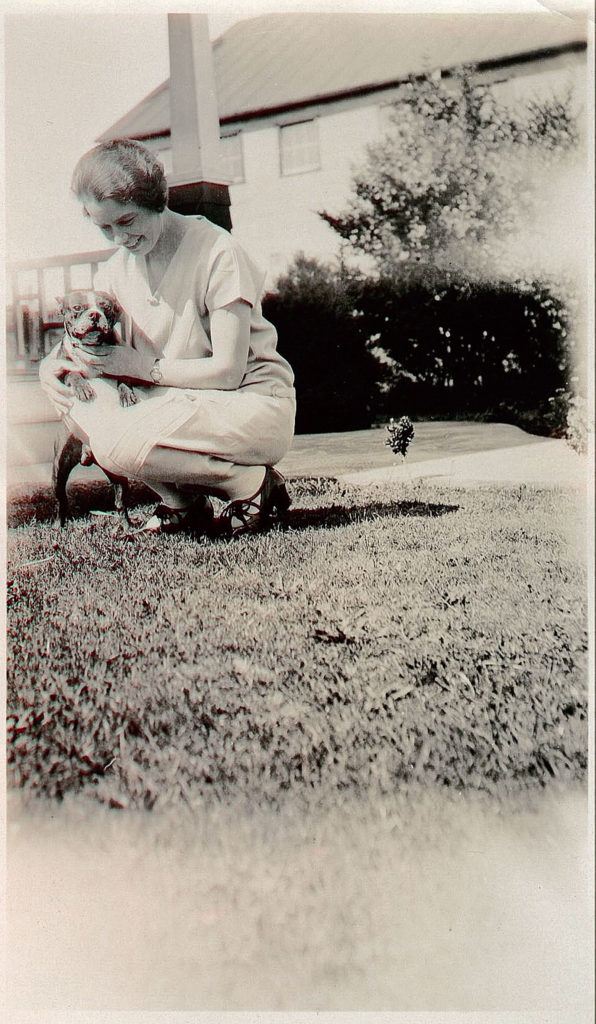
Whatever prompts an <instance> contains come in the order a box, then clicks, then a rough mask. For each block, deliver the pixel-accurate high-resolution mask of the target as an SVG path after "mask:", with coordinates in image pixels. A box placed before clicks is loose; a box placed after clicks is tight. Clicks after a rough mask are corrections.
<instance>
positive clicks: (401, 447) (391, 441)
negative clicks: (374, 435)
mask: <svg viewBox="0 0 596 1024" xmlns="http://www.w3.org/2000/svg"><path fill="white" fill-rule="evenodd" d="M387 432H388V434H389V437H388V438H387V440H386V441H385V444H386V445H388V446H389V448H391V451H392V452H393V454H394V455H401V457H402V458H403V459H405V457H406V452H407V450H408V448H409V447H410V444H411V442H412V441H413V440H414V424H413V423H412V420H411V419H410V417H409V416H401V417H400V419H398V420H394V419H393V416H392V417H391V419H390V420H389V423H388V424H387Z"/></svg>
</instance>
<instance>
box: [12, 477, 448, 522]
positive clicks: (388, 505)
mask: <svg viewBox="0 0 596 1024" xmlns="http://www.w3.org/2000/svg"><path fill="white" fill-rule="evenodd" d="M292 491H293V492H294V498H295V500H296V501H299V500H300V498H301V497H307V498H309V499H311V500H312V497H313V496H315V497H316V496H321V497H328V498H329V500H330V501H331V500H332V499H333V498H337V492H338V485H337V482H336V481H334V480H332V479H329V480H324V479H319V478H318V479H316V480H314V479H313V480H305V481H296V486H295V487H294V486H293V487H292ZM155 501H156V496H155V495H154V494H153V492H152V491H150V490H149V489H148V488H147V487H143V485H142V484H132V485H131V489H130V508H131V510H132V511H133V512H134V510H135V508H137V507H139V506H144V505H145V506H146V505H151V504H154V503H155ZM69 504H70V512H71V516H72V518H73V519H74V520H76V519H82V518H85V516H88V515H89V513H90V512H91V511H92V510H93V511H98V512H110V511H113V509H114V499H113V495H112V491H111V488H110V487H109V485H108V484H107V483H104V482H103V481H90V482H87V483H75V484H73V485H72V486H71V487H70V488H69ZM458 508H459V506H458V505H443V504H433V503H430V502H424V501H389V502H380V501H370V502H366V503H365V504H354V505H340V504H337V503H334V504H328V505H321V506H320V507H318V508H300V507H295V508H291V509H290V511H289V513H288V515H287V517H286V518H285V520H284V522H283V523H282V524H280V528H281V529H290V530H308V529H320V528H326V529H329V528H334V527H340V526H348V525H349V524H351V523H356V522H372V521H374V520H375V519H382V518H387V517H390V518H392V517H396V516H400V517H401V516H429V517H435V516H442V515H446V514H447V513H449V512H457V510H458ZM55 520H56V502H55V500H54V496H53V493H52V490H51V488H49V487H38V488H35V489H30V490H29V491H28V492H27V493H20V494H18V495H14V496H12V497H9V502H8V510H7V526H8V527H9V528H10V527H18V526H31V525H33V524H35V523H55ZM215 534H216V536H217V531H215Z"/></svg>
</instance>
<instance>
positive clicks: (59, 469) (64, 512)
mask: <svg viewBox="0 0 596 1024" xmlns="http://www.w3.org/2000/svg"><path fill="white" fill-rule="evenodd" d="M82 447H83V442H82V441H81V440H80V439H79V438H78V437H75V435H74V434H72V433H71V432H70V431H69V430H68V428H67V427H66V426H65V424H64V423H61V424H60V426H59V429H58V434H57V436H56V440H55V441H54V461H53V463H52V484H53V487H54V495H55V497H56V501H57V502H58V517H57V518H58V521H59V523H60V526H65V525H66V522H67V520H68V519H70V512H69V508H68V498H67V495H66V484H67V483H68V478H69V476H70V474H71V473H72V471H73V469H74V467H75V466H76V465H78V463H79V462H80V461H81V450H82Z"/></svg>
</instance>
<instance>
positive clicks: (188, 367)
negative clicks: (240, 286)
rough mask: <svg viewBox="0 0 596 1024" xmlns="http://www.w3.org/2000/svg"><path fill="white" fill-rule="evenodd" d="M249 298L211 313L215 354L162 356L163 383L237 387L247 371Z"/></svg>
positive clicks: (225, 387)
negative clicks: (186, 357)
mask: <svg viewBox="0 0 596 1024" xmlns="http://www.w3.org/2000/svg"><path fill="white" fill-rule="evenodd" d="M250 314H251V307H250V306H249V304H248V302H244V301H243V300H242V299H237V300H236V301H235V302H231V303H230V304H229V305H228V306H222V307H221V308H220V309H215V310H213V313H212V314H211V317H210V327H211V345H212V348H213V355H212V356H209V357H207V358H204V359H173V360H169V359H160V361H159V368H160V370H161V372H162V381H161V383H162V385H165V386H170V387H175V388H217V389H221V390H224V391H235V390H236V388H238V387H240V384H241V383H242V379H243V377H244V375H245V373H246V363H247V360H248V350H249V346H250Z"/></svg>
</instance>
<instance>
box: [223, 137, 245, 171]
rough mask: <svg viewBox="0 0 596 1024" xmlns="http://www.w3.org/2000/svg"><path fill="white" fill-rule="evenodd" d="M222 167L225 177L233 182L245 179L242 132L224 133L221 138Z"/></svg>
mask: <svg viewBox="0 0 596 1024" xmlns="http://www.w3.org/2000/svg"><path fill="white" fill-rule="evenodd" d="M220 155H221V169H222V172H223V174H224V177H225V178H227V180H228V181H229V182H231V183H233V182H237V181H244V154H243V152H242V133H241V132H234V134H233V135H222V137H221V139H220Z"/></svg>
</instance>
